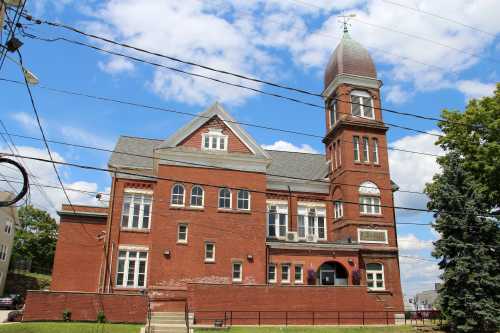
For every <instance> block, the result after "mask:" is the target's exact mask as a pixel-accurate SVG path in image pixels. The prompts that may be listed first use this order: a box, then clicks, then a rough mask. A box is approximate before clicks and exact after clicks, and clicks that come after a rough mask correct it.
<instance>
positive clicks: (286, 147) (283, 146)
mask: <svg viewBox="0 0 500 333" xmlns="http://www.w3.org/2000/svg"><path fill="white" fill-rule="evenodd" d="M262 148H264V149H269V150H281V151H293V152H299V153H311V154H318V151H317V150H316V149H314V148H313V147H311V146H310V145H308V144H302V145H300V146H296V145H294V144H293V143H290V142H287V141H283V140H278V141H276V142H275V143H273V144H270V145H262Z"/></svg>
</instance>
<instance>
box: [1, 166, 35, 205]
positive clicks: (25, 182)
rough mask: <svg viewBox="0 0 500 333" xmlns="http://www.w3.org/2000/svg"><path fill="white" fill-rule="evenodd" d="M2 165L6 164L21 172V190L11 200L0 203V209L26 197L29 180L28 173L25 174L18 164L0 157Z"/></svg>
mask: <svg viewBox="0 0 500 333" xmlns="http://www.w3.org/2000/svg"><path fill="white" fill-rule="evenodd" d="M2 163H7V164H11V165H13V166H15V167H16V168H17V169H19V171H21V174H22V175H23V188H22V189H21V192H19V193H18V194H17V195H16V196H15V197H14V199H12V200H8V201H0V207H7V206H11V205H13V204H15V203H16V202H18V201H19V200H21V199H22V198H23V197H24V196H25V195H26V193H27V192H28V186H29V178H28V173H27V172H26V170H25V169H24V167H23V166H22V165H21V164H19V163H18V162H16V161H14V160H11V159H8V158H5V157H0V164H2Z"/></svg>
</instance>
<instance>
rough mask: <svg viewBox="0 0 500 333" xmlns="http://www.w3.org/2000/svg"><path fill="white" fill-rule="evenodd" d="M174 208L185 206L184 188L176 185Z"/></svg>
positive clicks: (172, 202)
mask: <svg viewBox="0 0 500 333" xmlns="http://www.w3.org/2000/svg"><path fill="white" fill-rule="evenodd" d="M171 204H172V206H184V186H183V185H181V184H175V185H174V187H173V188H172V198H171Z"/></svg>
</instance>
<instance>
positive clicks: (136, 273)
mask: <svg viewBox="0 0 500 333" xmlns="http://www.w3.org/2000/svg"><path fill="white" fill-rule="evenodd" d="M132 251H133V252H137V255H136V257H134V258H132V259H133V260H134V264H135V266H134V281H133V285H128V284H127V282H128V274H129V273H128V272H129V266H130V252H132ZM120 252H125V257H124V258H120ZM139 252H145V253H146V258H140V256H139ZM120 260H124V265H123V272H122V273H121V274H123V281H122V284H118V274H120V272H119V271H118V267H119V261H120ZM148 261H149V252H148V251H147V250H138V249H130V248H128V249H123V248H120V247H119V248H118V253H117V256H116V272H115V274H116V276H115V288H117V289H128V288H145V287H147V285H148ZM141 262H145V263H146V264H145V266H144V285H143V286H139V266H140V263H141Z"/></svg>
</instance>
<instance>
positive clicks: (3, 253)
mask: <svg viewBox="0 0 500 333" xmlns="http://www.w3.org/2000/svg"><path fill="white" fill-rule="evenodd" d="M0 260H2V261H5V260H7V245H4V244H1V245H0Z"/></svg>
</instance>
